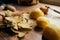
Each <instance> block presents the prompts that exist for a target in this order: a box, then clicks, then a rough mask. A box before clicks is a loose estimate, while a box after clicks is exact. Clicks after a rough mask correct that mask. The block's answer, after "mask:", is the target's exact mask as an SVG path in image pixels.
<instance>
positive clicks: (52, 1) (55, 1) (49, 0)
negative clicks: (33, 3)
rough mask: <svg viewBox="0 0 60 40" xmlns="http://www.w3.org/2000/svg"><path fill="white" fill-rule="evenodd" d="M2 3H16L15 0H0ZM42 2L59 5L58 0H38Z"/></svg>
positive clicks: (59, 1)
mask: <svg viewBox="0 0 60 40" xmlns="http://www.w3.org/2000/svg"><path fill="white" fill-rule="evenodd" d="M0 1H2V2H4V3H15V4H17V3H18V2H17V0H0ZM39 1H40V2H42V3H47V4H53V5H59V6H60V0H39Z"/></svg>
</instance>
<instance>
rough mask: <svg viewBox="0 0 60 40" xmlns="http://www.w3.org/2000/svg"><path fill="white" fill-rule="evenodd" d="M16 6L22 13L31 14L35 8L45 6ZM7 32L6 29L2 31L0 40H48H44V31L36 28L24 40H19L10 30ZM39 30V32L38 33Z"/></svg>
mask: <svg viewBox="0 0 60 40" xmlns="http://www.w3.org/2000/svg"><path fill="white" fill-rule="evenodd" d="M14 6H15V7H16V9H17V10H19V11H20V12H21V11H28V12H30V11H32V10H33V9H34V8H37V7H38V8H39V7H41V6H44V5H42V4H40V3H39V4H37V5H34V6H17V5H14ZM50 6H51V5H50ZM53 7H54V6H53ZM48 13H49V14H50V13H51V11H50V12H48ZM47 17H49V18H50V15H47ZM7 30H8V31H7ZM7 30H6V29H0V40H46V39H44V37H43V38H42V31H41V30H40V31H39V29H38V28H35V27H33V30H31V31H30V32H29V33H28V34H26V35H25V37H24V38H23V39H19V38H17V36H16V35H13V34H12V33H11V31H10V30H9V28H8V29H7ZM37 30H38V31H39V32H37ZM11 34H12V35H11Z"/></svg>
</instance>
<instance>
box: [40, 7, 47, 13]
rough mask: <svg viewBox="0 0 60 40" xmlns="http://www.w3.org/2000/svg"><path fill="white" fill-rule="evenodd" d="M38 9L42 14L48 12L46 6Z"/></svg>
mask: <svg viewBox="0 0 60 40" xmlns="http://www.w3.org/2000/svg"><path fill="white" fill-rule="evenodd" d="M40 9H41V10H42V11H43V12H44V14H48V13H47V12H48V8H47V7H41V8H40Z"/></svg>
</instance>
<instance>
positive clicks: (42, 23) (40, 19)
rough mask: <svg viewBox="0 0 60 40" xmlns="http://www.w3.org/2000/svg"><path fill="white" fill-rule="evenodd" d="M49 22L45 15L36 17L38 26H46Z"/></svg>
mask: <svg viewBox="0 0 60 40" xmlns="http://www.w3.org/2000/svg"><path fill="white" fill-rule="evenodd" d="M49 24H50V22H49V20H48V18H46V17H38V18H37V25H38V27H40V28H45V27H46V26H48V25H49Z"/></svg>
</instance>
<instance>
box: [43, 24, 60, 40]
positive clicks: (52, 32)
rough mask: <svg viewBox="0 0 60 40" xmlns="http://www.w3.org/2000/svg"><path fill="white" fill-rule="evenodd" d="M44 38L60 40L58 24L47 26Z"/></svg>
mask: <svg viewBox="0 0 60 40" xmlns="http://www.w3.org/2000/svg"><path fill="white" fill-rule="evenodd" d="M43 36H44V37H45V38H46V39H47V40H60V26H58V25H56V24H51V25H49V26H47V27H46V28H45V29H44V31H43Z"/></svg>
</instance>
